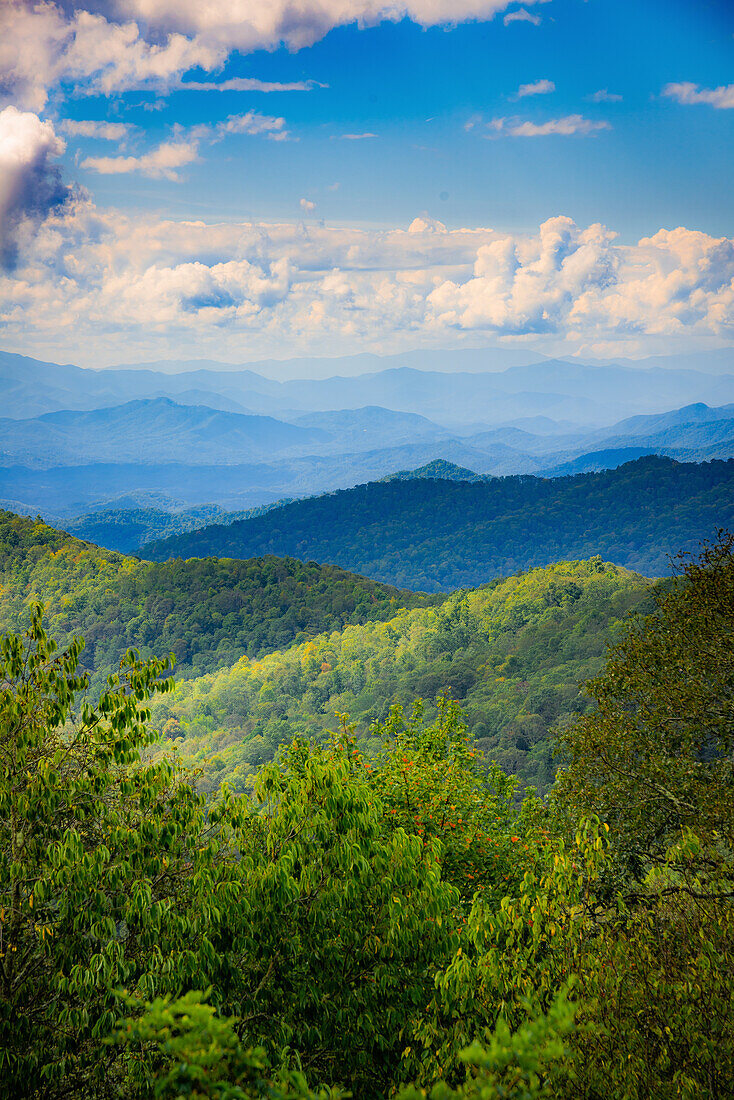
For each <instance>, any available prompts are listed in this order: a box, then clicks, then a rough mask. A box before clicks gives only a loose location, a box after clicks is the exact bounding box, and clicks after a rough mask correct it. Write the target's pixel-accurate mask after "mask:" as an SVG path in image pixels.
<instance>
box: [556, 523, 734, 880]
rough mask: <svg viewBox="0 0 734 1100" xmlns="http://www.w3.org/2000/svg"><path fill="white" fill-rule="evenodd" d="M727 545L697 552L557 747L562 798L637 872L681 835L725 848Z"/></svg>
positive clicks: (729, 707) (732, 806)
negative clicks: (602, 825) (601, 824)
mask: <svg viewBox="0 0 734 1100" xmlns="http://www.w3.org/2000/svg"><path fill="white" fill-rule="evenodd" d="M733 683H734V536H728V537H726V538H723V539H721V540H720V541H719V542H718V543H717V544H716V545H715V546H710V547H707V548H705V550H704V552H703V554H702V556H701V558H700V560H696V561H692V562H689V563H688V564H687V565H686V566H685V568H684V570H683V573H682V575H681V577H680V578H679V579H678V580H677V581H676V583H675V584H674V585H672V586H670V587H666V588H664V589H662V590H660V591H658V592H657V594H656V607H655V610H654V612H653V613H652V614H651V615H649V616H647V617H646V618H644V619H642V620H641V621H639V623H638V624H637V625H636V626H635V627H634V628H633V629H631V630H630V631H628V632H627V634H626V636H625V637H624V639H623V640H622V641H621V642H620V643H619V645H618V646H617V647H616V648H615V649H614V650H613V652H612V653H611V655H610V659H609V662H608V664H607V666H606V668H605V669H604V672H603V673H602V674H601V675H600V676H598V677H597V678H596V679H594V680H592V681H591V682H590V683H589V684H588V686H587V689H586V690H587V692H588V694H589V695H590V696H591V698H592V699H594V701H595V703H596V706H595V708H594V709H593V710H591V711H590V712H589V713H588V714H587V715H586V716H584V717H583V718H581V719H580V720H579V721H578V722H576V723H575V724H574V725H572V726H571V727H570V728H569V729H568V730H566V732H565V733H563V734H562V735H561V737H560V744H561V748H562V750H563V752H564V754H565V757H566V763H567V766H566V768H565V772H564V775H563V778H562V790H563V793H564V797H565V798H566V799H567V800H568V802H569V803H570V805H571V806H572V812H573V813H574V814H575V815H577V816H578V815H579V814H588V813H596V814H598V815H599V816H600V817H602V818H603V819H604V820H605V821H608V822H609V824H610V825H611V826H612V827H613V831H614V835H615V839H616V843H617V845H618V846H619V848H620V850H621V851H622V852H623V854H624V856H625V858H626V859H627V860H628V861H629V862H631V865H632V867H633V870H635V871H636V872H637V873H642V874H644V873H645V872H646V871H647V869H648V868H649V866H650V863H651V861H652V862H654V861H656V860H657V859H660V858H663V857H664V855H665V851H666V849H667V848H668V846H669V845H670V844H671V843H673V842H674V841H675V839H676V838H678V837H680V835H681V830H686V829H693V830H694V831H695V832H696V833H697V834H698V835H699V836H701V837H704V836H705V837H708V838H710V844H711V851H710V852H709V858H710V859H711V860H713V863H714V865H717V864H718V863H719V861H720V858H721V853H722V852H724V851H726V852H731V850H732V848H734V783H733V782H732V779H733V778H734V774H733V772H732V750H733V749H734V695H733V694H732V684H733Z"/></svg>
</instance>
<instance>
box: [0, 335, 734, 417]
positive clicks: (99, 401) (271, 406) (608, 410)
mask: <svg viewBox="0 0 734 1100" xmlns="http://www.w3.org/2000/svg"><path fill="white" fill-rule="evenodd" d="M467 354H469V353H468V352H457V353H455V354H454V356H453V359H451V360H449V358H448V354H447V353H444V355H443V358H441V356H437V355H436V354H433V355H432V354H431V353H429V352H425V353H407V354H406V355H403V356H393V357H388V358H385V359H380V358H379V357H376V356H372V357H370V356H366V357H364V358H363V359H360V361H363V362H364V363H365V364H366V365H367V366H368V368H372V369H368V370H367V372H366V373H361V374H359V375H351V376H340V375H339V374H334V375H333V376H332V377H327V378H316V379H297V378H296V379H291V380H288V381H284V382H279V381H275V380H273V379H272V378H266V377H264V376H263V375H261V374H258V373H257V372H256V371H254V370H251V369H247V368H246V369H241V370H216V369H195V370H192V371H190V372H187V373H183V374H166V373H163V372H161V371H154V370H150V369H136V370H131V369H110V370H104V371H93V370H85V369H82V368H80V367H75V366H73V365H71V364H66V365H56V364H52V363H45V362H41V361H39V360H34V359H30V358H28V357H24V356H19V355H14V354H12V353H8V352H0V400H1V401H2V407H3V409H4V412H5V416H6V417H10V418H14V419H17V418H26V419H28V418H33V417H36V416H39V415H41V414H43V413H45V412H52V411H58V410H60V409H80V410H82V409H93V408H101V407H104V406H111V405H119V404H124V403H126V402H128V401H131V400H137V399H150V398H152V397H156V396H160V395H165V396H168V397H170V398H171V399H172V400H174V401H175V400H176V399H177V394H189V395H190V394H191V391H194V392H195V393H199V394H202V393H207V392H208V393H211V394H212V395H213V397H212V400H216V401H221V400H222V399H225V400H231V401H232V402H236V403H237V408H245V409H248V410H250V411H251V412H252V413H255V414H258V415H267V416H275V417H276V418H279V419H280V418H285V417H296V416H298V414H299V413H300V414H305V413H309V412H328V411H335V410H340V409H354V408H362V407H364V406H374V405H378V406H381V407H384V408H387V409H391V410H392V411H394V412H407V413H417V414H419V415H421V416H424V417H427V418H428V419H433V420H438V422H439V423H440V424H442V425H444V426H449V427H452V426H455V425H458V424H461V423H471V422H473V421H476V420H477V419H478V418H479V417H478V414H480V413H481V414H482V416H483V419H485V420H486V422H487V423H488V424H497V423H500V422H502V421H506V420H513V419H517V418H525V417H528V416H550V417H552V418H553V419H556V420H573V421H576V422H580V423H586V424H594V423H596V424H604V423H610V422H611V421H613V420H619V419H621V418H622V417H624V416H631V415H634V414H636V413H640V412H662V411H664V410H665V409H666V408H671V407H673V406H678V405H684V404H690V403H692V402H696V401H705V402H706V403H707V404H711V405H722V404H725V403H726V402H727V401H734V359H733V360H732V370H731V373H730V374H725V373H723V374H722V373H720V372H717V373H715V374H711V375H707V374H706V373H705V371H704V372H702V371H699V370H690V369H688V368H685V369H684V368H678V369H675V370H669V369H666V368H665V367H664V366H661V365H660V364H657V365H654V366H650V367H645V368H643V367H630V366H627V365H624V366H618V365H614V364H611V365H594V364H592V365H585V364H584V363H582V362H580V361H576V362H567V361H565V360H558V359H548V358H545V359H542V360H539V358H538V357H537V356H533V355H527V356H526V360H527V361H526V362H525V363H522V362H520V363H518V362H517V360H516V359H515V362H514V363H513V364H512V365H509V366H507V367H505V368H503V369H502V370H489V371H481V370H477V369H476V366H477V362H478V358H479V359H480V358H481V353H479V352H472V353H471V356H472V357H473V358H472V359H471V362H472V365H473V369H472V370H470V371H462V370H456V369H453V370H451V371H447V370H445V369H444V370H440V369H439V370H437V369H436V365H437V363H438V364H440V363H443V364H444V365H445V364H446V363H447V362H452V364H454V365H455V364H460V363H461V362H462V361H466V360H462V355H467ZM701 361H702V362H704V363H705V356H704V357H702V360H701ZM718 362H719V361H718V360H717V363H718ZM338 363H339V361H338V360H336V361H335V368H337V367H338ZM418 364H427V366H428V369H425V368H423V367H419V366H418ZM190 400H191V398H190V396H189V397H187V398H186V403H190Z"/></svg>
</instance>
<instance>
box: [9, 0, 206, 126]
mask: <svg viewBox="0 0 734 1100" xmlns="http://www.w3.org/2000/svg"><path fill="white" fill-rule="evenodd" d="M227 52H228V51H227V49H226V48H225V46H224V45H222V44H217V43H212V42H205V41H203V40H202V39H197V40H193V39H188V38H186V37H184V36H183V35H181V34H171V35H168V36H167V37H166V38H164V39H163V41H161V42H153V43H149V42H147V41H146V40H145V39H144V38H143V36H142V34H141V31H140V28H139V27H138V25H137V24H136V23H134V22H125V23H115V22H110V21H108V20H107V19H106V18H105V17H104V15H100V14H96V13H93V12H91V11H87V10H84V9H81V8H80V9H78V10H76V11H74V12H73V13H72V14H70V15H69V16H67V15H66V14H65V12H64V11H63V10H62V8H61V7H60V6H58V5H56V4H54V3H50V2H44V0H41V2H40V3H30V2H28V3H26V2H24V0H5V3H4V4H3V7H2V10H0V73H2V86H3V88H4V89H5V90H6V91H7V93H8V94H9V95H11V96H12V97H13V98H14V99H15V100H16V101H17V102H20V103H22V104H24V105H26V106H29V107H32V108H33V109H34V110H40V109H41V108H42V107H43V106H44V105H45V103H46V100H47V98H48V92H49V89H50V88H52V87H56V86H59V85H65V84H66V85H69V86H71V87H72V88H73V89H74V90H75V91H78V92H84V91H89V92H101V93H103V94H106V95H110V94H113V93H115V92H121V91H126V90H128V89H131V88H145V87H153V88H161V89H164V88H166V87H167V86H168V85H169V84H171V83H172V82H174V83H175V82H176V81H177V80H178V79H179V74H181V73H182V72H186V71H187V70H189V69H191V68H193V67H195V66H200V67H201V68H203V69H209V70H211V69H213V68H216V67H217V66H219V65H221V64H222V62H223V61H224V59H225V58H226V56H227Z"/></svg>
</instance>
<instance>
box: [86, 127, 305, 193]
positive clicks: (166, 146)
mask: <svg viewBox="0 0 734 1100" xmlns="http://www.w3.org/2000/svg"><path fill="white" fill-rule="evenodd" d="M65 125H66V124H65ZM82 125H83V126H84V127H85V129H84V130H83V131H81V132H83V133H87V131H86V127H87V126H89V127H90V130H89V133H88V136H94V137H102V136H105V135H104V134H103V133H97V132H96V131H95V130H94V127H95V126H97V125H99V126H103V125H104V124H102V123H100V124H95V123H88V124H87V123H84V124H82ZM108 125H109V127H110V128H114V126H115V125H116V124H115V123H110V124H108ZM123 129H125V128H124V127H123ZM77 132H78V131H77ZM173 132H174V137H173V139H172V140H171V141H164V142H162V144H161V145H159V146H158V147H157V148H155V149H151V150H150V151H149V152H147V153H142V154H141V155H139V156H118V157H86V158H85V159H84V160H83V161H82V162H81V165H80V167H81V168H82V169H87V170H88V171H90V172H97V173H98V174H99V175H102V176H117V175H127V174H129V173H137V174H139V175H142V176H148V177H149V178H150V179H167V180H170V181H171V182H173V183H177V182H179V181H180V179H181V177H180V176H179V174H178V169H179V168H183V167H185V166H186V165H187V164H192V163H193V162H194V161H195V160H197V159H198V156H199V147H200V144H201V142H203V141H208V142H218V141H222V140H224V138H226V137H228V136H230V135H233V134H251V135H262V134H264V135H265V136H266V137H268V138H271V139H272V140H274V141H285V140H287V139H289V138H290V134H289V132H288V131H287V130H286V129H285V119H284V118H280V117H275V116H274V115H261V114H259V113H258V112H257V111H248V112H247V113H246V114H244V115H229V116H228V117H227V118H226V119H224V121H222V122H218V123H216V125H214V126H209V125H202V126H192V127H191V129H189V130H188V131H187V130H185V129H184V128H183V127H181V126H175V127H174V131H173ZM107 136H109V137H110V138H112V136H113V135H112V134H109V135H107Z"/></svg>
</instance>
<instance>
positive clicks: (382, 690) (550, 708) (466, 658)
mask: <svg viewBox="0 0 734 1100" xmlns="http://www.w3.org/2000/svg"><path fill="white" fill-rule="evenodd" d="M649 599H650V596H649V582H647V581H645V580H644V579H643V578H642V577H640V576H638V575H636V574H633V573H630V572H628V571H627V570H625V569H620V568H619V567H617V566H613V565H606V564H604V563H603V562H602V561H601V559H599V558H597V559H594V560H592V561H589V562H570V563H560V564H557V565H554V566H550V567H549V568H547V569H537V570H532V571H530V572H529V573H526V574H522V575H518V576H515V577H511V578H508V579H507V580H502V581H495V582H492V583H491V584H489V585H486V586H484V587H482V588H478V589H475V590H473V591H468V592H466V591H464V592H458V593H455V594H454V595H453V596H450V597H449V598H448V599H447V600H446V601H445V602H444V603H442V604H441V605H440V606H438V607H435V608H416V609H413V610H407V609H406V610H401V611H400V612H398V614H396V615H395V616H394V617H392V618H390V619H388V620H387V621H386V622H381V623H379V622H373V623H365V624H362V625H352V626H347V627H345V628H344V629H342V630H339V631H333V632H331V633H323V634H321V635H319V636H317V637H314V638H312V639H309V640H308V641H307V642H303V643H301V644H300V645H293V646H291V647H290V648H288V649H285V650H282V651H279V652H275V653H270V654H266V655H264V656H263V657H261V658H260V659H258V660H249V659H248V658H247V657H243V658H241V659H240V660H239V661H237V662H236V663H235V664H234V665H233V666H232V667H231V668H227V669H222V670H220V671H219V672H215V673H212V674H209V675H205V676H203V677H201V678H199V679H195V680H184V681H183V682H179V684H178V686H177V689H176V691H175V692H174V693H172V694H167V695H166V696H164V697H162V698H161V699H160V700H159V701H158V702H156V703H155V704H154V706H153V712H152V713H153V720H154V723H155V725H156V726H157V727H158V728H159V729H160V730H161V731H162V732H163V736H164V738H166V739H167V740H169V741H172V742H173V743H175V744H176V745H177V746H178V748H179V752H180V753H181V754H182V755H183V756H184V757H185V758H186V759H187V761H189V762H191V763H195V764H196V766H197V767H200V768H201V769H202V771H203V774H202V777H201V781H200V782H201V785H202V788H203V789H205V790H212V789H214V788H216V787H217V786H218V785H219V784H220V783H221V782H222V781H226V782H228V783H229V784H230V785H231V786H232V787H233V788H234V789H236V790H243V789H245V787H246V785H247V783H248V781H249V778H250V777H251V776H252V775H253V773H254V772H255V771H256V770H257V768H258V767H259V766H260V765H262V764H263V763H265V762H266V761H268V760H271V759H272V758H273V756H274V755H275V753H276V751H277V749H278V747H279V746H280V745H281V744H282V743H284V742H288V741H290V740H291V739H292V737H293V735H294V734H299V735H302V736H306V737H311V738H316V739H323V737H324V735H325V731H328V730H329V729H333V728H334V727H335V725H336V724H337V715H338V714H341V713H348V714H349V715H350V718H351V721H352V722H354V723H355V733H356V735H357V736H358V738H359V741H360V745H361V746H362V747H363V748H365V749H366V750H367V751H369V748H370V746H372V745H373V744H374V737H375V734H374V732H373V726H374V724H375V723H376V722H377V723H379V722H381V721H384V720H385V719H386V717H387V715H388V714H389V711H390V706H391V705H393V704H396V703H397V704H400V705H404V706H408V705H410V703H412V701H413V700H414V699H415V698H416V697H421V698H423V699H425V700H427V701H429V703H430V701H432V700H433V699H435V697H436V696H437V695H439V694H440V693H446V694H448V695H450V696H451V697H453V698H455V699H458V700H460V701H461V705H462V707H463V709H464V712H465V719H466V722H467V724H468V728H469V731H470V733H471V735H472V737H473V738H474V739H475V741H476V743H477V746H478V747H479V748H480V749H482V750H484V751H485V752H486V753H487V754H488V755H489V756H490V757H491V759H493V760H495V761H497V762H498V763H499V764H501V765H502V767H503V768H505V770H506V771H508V772H509V773H511V774H512V773H516V774H518V775H519V776H520V777H521V778H522V780H523V781H524V782H527V783H533V784H535V785H536V786H538V787H539V788H541V789H545V788H546V787H547V786H548V784H549V783H550V782H551V781H552V779H553V774H554V769H555V765H554V761H553V756H552V750H551V745H550V743H549V741H548V731H549V729H550V728H551V727H552V726H553V725H554V724H555V723H557V722H561V723H563V722H566V721H568V720H569V719H570V718H571V717H572V716H573V715H575V714H578V713H580V712H582V711H584V710H585V709H586V708H587V707H588V706H589V705H590V703H589V701H588V700H587V699H585V698H584V696H583V695H582V694H581V693H580V691H579V683H580V682H581V681H582V680H584V679H586V678H587V677H589V676H591V675H593V674H594V673H596V672H597V671H598V670H599V668H600V666H601V662H602V660H603V658H604V653H605V648H606V645H607V643H608V641H609V639H610V638H611V637H613V636H614V635H615V634H616V632H617V631H618V630H619V628H620V625H621V623H622V622H623V621H624V619H625V618H626V617H627V615H628V613H629V612H630V611H631V610H633V609H639V608H640V607H641V606H642V605H643V604H644V602H645V601H646V600H649ZM428 713H429V714H433V709H432V708H431V707H430V706H429V711H428Z"/></svg>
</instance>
